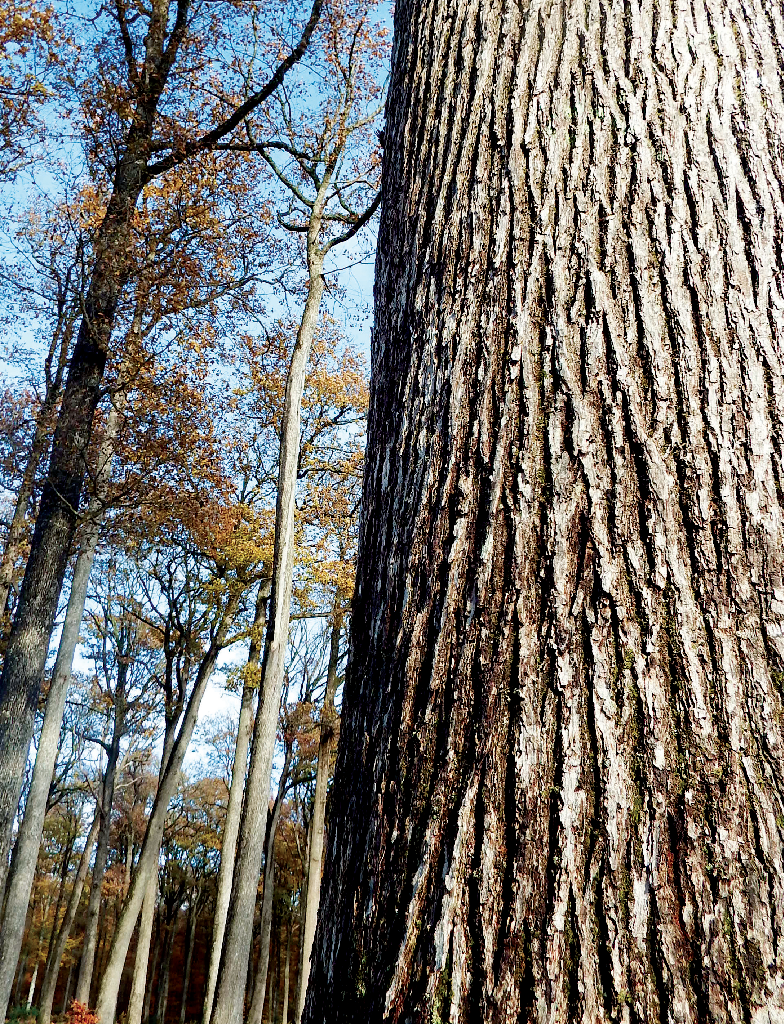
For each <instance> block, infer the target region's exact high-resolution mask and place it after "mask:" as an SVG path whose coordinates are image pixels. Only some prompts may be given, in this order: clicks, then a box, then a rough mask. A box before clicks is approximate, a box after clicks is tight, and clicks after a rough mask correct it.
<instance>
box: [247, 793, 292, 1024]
mask: <svg viewBox="0 0 784 1024" xmlns="http://www.w3.org/2000/svg"><path fill="white" fill-rule="evenodd" d="M284 789H285V779H284V773H281V781H280V785H279V787H278V796H277V799H276V800H275V805H274V807H273V809H272V816H271V817H270V822H269V828H268V829H267V841H266V843H265V845H264V891H263V893H262V897H261V925H260V927H259V962H258V964H257V966H256V977H255V978H254V979H253V995H252V997H251V1002H250V1009H249V1010H248V1024H261V1018H262V1014H263V1013H264V996H265V993H266V990H267V972H268V971H269V956H270V937H271V935H272V910H273V903H272V900H273V897H274V895H275V834H276V833H277V831H278V821H279V820H280V808H281V805H282V803H283V791H284Z"/></svg>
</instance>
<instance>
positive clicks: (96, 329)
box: [0, 139, 145, 870]
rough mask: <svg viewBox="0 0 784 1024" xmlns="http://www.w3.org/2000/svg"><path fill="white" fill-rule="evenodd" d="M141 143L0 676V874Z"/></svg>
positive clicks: (124, 188) (57, 439)
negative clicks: (0, 751) (0, 754)
mask: <svg viewBox="0 0 784 1024" xmlns="http://www.w3.org/2000/svg"><path fill="white" fill-rule="evenodd" d="M140 144H141V140H138V139H137V140H136V144H135V145H130V146H129V148H128V151H127V152H126V154H125V156H124V157H123V159H122V160H121V163H120V167H119V169H118V173H117V180H116V184H115V190H114V193H113V195H112V197H111V199H110V201H109V205H108V209H107V213H106V216H105V218H104V222H103V225H102V227H101V229H100V231H99V234H98V237H97V239H96V251H97V257H96V263H95V267H94V270H93V275H92V280H91V282H90V287H89V290H88V293H87V296H86V298H85V314H84V318H83V320H82V323H81V326H80V328H79V334H78V337H77V340H76V345H75V347H74V352H73V355H72V357H71V363H70V368H69V371H68V378H67V380H66V383H65V389H64V391H63V399H62V403H61V406H60V414H59V417H58V421H57V427H56V429H55V432H54V438H53V440H52V454H51V457H50V460H49V469H48V473H47V478H46V482H45V484H44V488H43V492H42V495H41V503H40V507H39V510H38V517H37V519H36V523H35V531H34V533H33V539H32V544H31V548H30V555H29V557H28V559H27V566H26V569H25V574H24V579H23V580H22V587H21V590H20V593H19V602H18V604H17V608H16V614H15V616H14V623H13V626H12V628H11V635H10V637H9V640H8V647H7V649H6V654H5V659H4V661H3V672H2V675H1V676H0V750H2V757H0V868H2V869H3V870H4V866H5V864H6V857H7V850H8V846H9V843H10V837H11V827H12V824H13V820H14V816H15V814H16V809H17V805H18V803H19V794H20V792H21V779H22V777H23V772H24V764H25V761H26V759H27V753H28V750H29V747H30V740H31V738H32V734H33V719H34V715H35V709H36V706H37V704H38V694H39V690H40V686H41V676H42V674H43V670H44V664H45V662H46V655H47V652H48V650H49V638H50V636H51V633H52V627H53V625H54V617H55V613H56V611H57V602H58V600H59V598H60V591H61V589H62V585H63V578H64V576H65V569H66V564H67V561H68V555H69V553H70V550H71V544H72V542H73V537H74V533H75V530H76V523H77V510H78V508H79V503H80V499H81V494H82V482H83V480H84V472H85V460H86V457H87V452H88V450H89V445H90V437H91V434H92V426H93V419H94V417H95V410H96V408H97V405H98V399H99V397H100V390H101V389H100V385H101V380H102V378H103V372H104V368H105V366H106V359H107V353H108V348H109V339H110V336H111V331H112V325H113V323H114V315H115V310H116V308H117V302H118V299H119V295H120V292H121V290H122V288H123V286H124V284H125V282H126V281H127V278H128V275H129V272H130V264H129V255H128V253H129V252H130V250H131V248H132V247H131V244H130V218H131V215H132V212H133V210H134V208H135V206H136V202H137V199H138V197H139V195H140V193H141V188H142V184H143V174H144V167H145V160H144V159H143V158H142V159H141V160H140V150H139V146H140Z"/></svg>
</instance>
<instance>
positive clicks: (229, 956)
mask: <svg viewBox="0 0 784 1024" xmlns="http://www.w3.org/2000/svg"><path fill="white" fill-rule="evenodd" d="M313 230H315V237H314V238H313V240H312V242H311V241H310V238H309V266H308V270H309V273H310V286H309V288H308V296H307V300H306V302H305V309H304V312H303V316H302V322H301V324H300V329H299V333H298V334H297V341H296V344H295V346H294V352H293V353H292V357H291V363H290V365H289V371H288V377H287V380H286V396H285V402H284V408H283V423H282V427H281V439H280V466H279V470H278V499H277V507H276V513H275V551H274V555H273V572H272V597H271V614H270V626H269V629H268V631H267V639H266V644H265V649H264V663H263V669H262V677H261V678H262V685H261V692H260V694H259V705H258V710H257V713H256V724H255V728H254V733H253V749H252V753H251V763H250V770H249V773H248V781H247V786H246V795H245V804H244V807H243V814H242V822H241V826H240V839H239V849H238V854H237V863H236V866H235V870H234V880H233V885H232V899H231V906H230V908H229V915H228V919H227V924H226V938H225V943H224V949H223V954H222V957H221V965H220V970H219V973H218V983H217V991H216V997H215V1006H214V1008H213V1014H212V1024H236V1021H237V1019H238V1016H239V1015H240V1014H241V1010H242V1002H243V998H244V992H245V984H246V981H247V972H248V954H249V951H250V944H251V939H252V933H253V910H254V905H255V893H256V888H257V886H258V880H259V871H260V868H261V852H262V847H263V845H264V821H265V818H266V814H267V806H268V802H269V790H270V773H271V771H272V755H273V749H274V746H275V733H276V730H277V725H278V714H279V711H280V698H281V692H282V689H283V674H284V665H285V656H286V647H287V644H288V634H289V619H290V612H291V607H290V606H291V586H292V575H293V569H294V507H295V506H294V502H295V496H296V488H297V465H298V462H299V444H300V406H301V402H302V393H303V390H304V385H305V373H306V370H307V364H308V360H309V358H310V350H311V346H312V343H313V337H314V334H315V331H316V326H317V324H318V318H319V309H320V306H321V297H322V295H323V292H324V278H323V277H322V268H323V257H322V256H321V255H320V253H317V252H314V249H315V242H316V238H317V235H318V229H317V228H315V229H314V228H312V229H311V233H312V232H313Z"/></svg>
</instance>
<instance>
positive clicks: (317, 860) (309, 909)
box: [251, 602, 343, 1024]
mask: <svg viewBox="0 0 784 1024" xmlns="http://www.w3.org/2000/svg"><path fill="white" fill-rule="evenodd" d="M342 631H343V615H342V613H341V611H340V610H339V608H338V606H337V602H336V607H335V611H334V613H333V619H332V632H331V634H330V642H329V663H328V666H327V685H326V689H325V691H324V703H323V705H322V707H321V728H320V735H319V748H318V760H317V762H316V790H315V793H314V794H313V816H312V818H311V820H310V842H309V843H308V863H307V879H306V881H305V883H304V886H303V888H304V892H305V913H304V915H303V921H302V943H301V945H302V949H301V953H300V964H301V970H300V975H299V978H298V981H297V1005H296V1007H295V1009H294V1024H299V1022H300V1019H301V1017H302V1011H303V1010H304V1008H305V997H306V995H307V991H308V977H309V976H310V953H311V949H312V947H313V937H314V935H315V934H316V919H317V917H318V907H319V896H320V893H321V861H322V857H323V854H324V821H325V818H326V812H327V787H328V785H329V769H330V767H331V764H330V762H331V761H332V749H333V745H334V741H335V691H336V690H337V688H338V663H339V661H340V634H341V632H342ZM290 931H291V928H290V926H289V932H290ZM290 943H291V939H290V936H289V944H290ZM286 956H287V957H288V952H287V953H286ZM283 1019H284V1022H285V1019H286V1018H285V1016H284V1018H283ZM251 1024H252V1022H251Z"/></svg>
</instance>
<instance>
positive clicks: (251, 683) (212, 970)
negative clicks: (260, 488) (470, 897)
mask: <svg viewBox="0 0 784 1024" xmlns="http://www.w3.org/2000/svg"><path fill="white" fill-rule="evenodd" d="M268 597H269V591H268V589H267V588H266V587H265V586H262V587H260V588H259V593H258V596H257V598H256V613H255V616H254V619H253V630H252V633H251V641H250V647H249V650H248V679H246V682H245V686H244V687H243V690H242V703H241V705H240V718H239V722H238V724H237V743H236V745H235V749H234V768H233V770H232V773H231V788H230V789H229V805H228V807H227V808H226V824H225V826H224V830H223V838H222V845H221V860H220V869H219V871H218V892H217V895H216V897H215V920H214V923H213V931H212V948H211V950H210V967H209V973H208V976H207V995H206V997H205V999H204V1015H203V1021H204V1024H209V1021H210V1015H211V1013H212V1003H213V1000H214V998H215V984H216V982H217V979H218V967H219V966H220V957H221V950H222V949H223V936H224V933H225V931H226V918H227V916H228V912H229V901H230V899H231V883H232V877H233V874H234V856H235V853H236V850H237V836H238V834H239V828H240V814H241V813H242V796H243V793H244V791H245V775H246V772H247V764H248V747H249V745H250V734H251V729H252V727H253V699H254V695H255V693H256V692H257V690H258V688H259V686H258V664H259V655H260V652H261V645H262V642H263V635H264V626H265V624H266V618H267V598H268Z"/></svg>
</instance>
